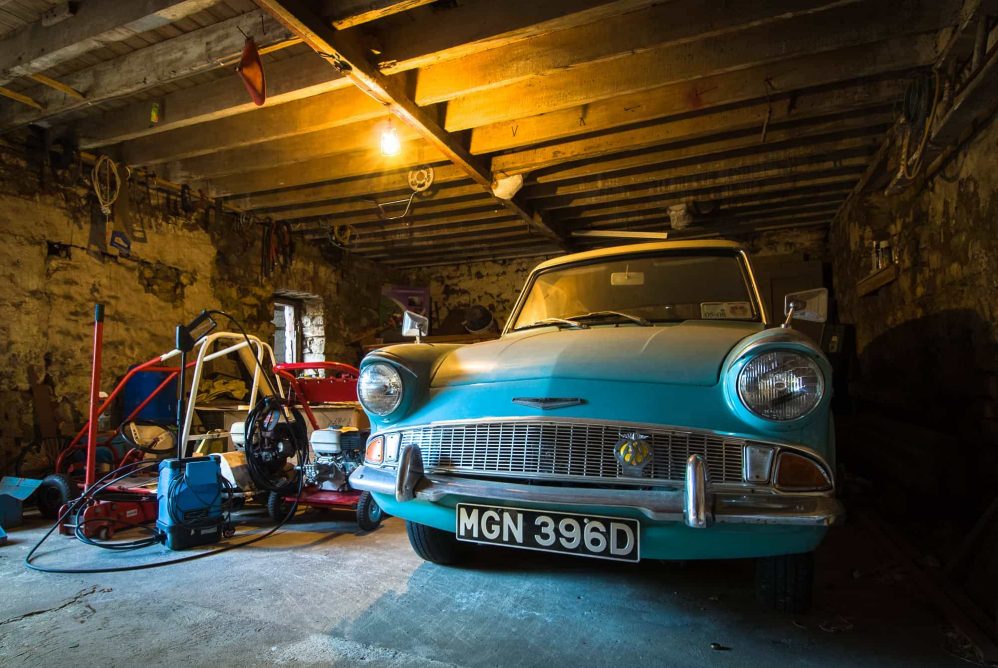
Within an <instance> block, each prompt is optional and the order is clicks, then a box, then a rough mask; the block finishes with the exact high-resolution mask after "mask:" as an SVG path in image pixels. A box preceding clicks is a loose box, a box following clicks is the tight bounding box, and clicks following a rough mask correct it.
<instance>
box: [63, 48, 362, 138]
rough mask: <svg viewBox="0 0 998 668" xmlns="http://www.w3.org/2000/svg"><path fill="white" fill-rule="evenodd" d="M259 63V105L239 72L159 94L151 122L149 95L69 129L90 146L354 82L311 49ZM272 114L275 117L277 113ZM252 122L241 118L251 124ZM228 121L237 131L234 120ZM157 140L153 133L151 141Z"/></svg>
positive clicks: (267, 108) (276, 105)
mask: <svg viewBox="0 0 998 668" xmlns="http://www.w3.org/2000/svg"><path fill="white" fill-rule="evenodd" d="M264 67H265V68H266V71H267V104H266V106H264V107H262V108H261V107H257V106H256V105H255V104H253V102H252V101H251V100H250V98H249V95H247V94H246V88H245V87H244V86H243V83H242V81H240V80H239V78H238V77H229V78H227V79H221V80H217V81H211V82H209V83H205V84H201V85H198V86H192V87H190V88H183V89H181V90H178V91H175V92H173V93H169V94H167V95H165V96H163V97H162V98H160V99H159V100H158V102H159V105H160V121H159V122H158V123H156V124H152V123H150V121H149V111H150V107H151V105H152V101H147V100H144V101H140V102H132V103H130V104H129V105H127V106H125V107H123V108H121V109H116V110H115V111H114V113H111V114H95V115H92V116H88V117H87V118H84V119H82V120H80V121H77V122H75V123H74V128H75V130H74V131H75V133H76V134H77V135H78V136H79V137H80V146H81V147H82V148H84V149H87V150H89V149H92V148H96V147H99V146H109V145H111V144H117V143H119V142H122V141H128V140H132V139H138V138H141V137H152V136H156V135H159V134H162V133H164V132H170V131H173V130H177V129H180V128H189V127H191V126H196V125H200V124H203V123H210V122H212V121H216V120H219V119H223V118H231V117H234V116H237V115H239V114H244V113H247V112H258V113H259V112H264V111H267V112H268V113H270V112H272V111H273V110H274V109H277V108H279V107H280V106H281V105H283V104H285V103H288V102H293V101H296V100H305V99H307V98H310V97H312V96H317V95H321V94H323V93H328V92H330V91H334V90H339V89H344V90H351V89H352V88H353V86H352V85H351V84H350V82H349V81H348V80H347V79H344V78H343V77H340V76H339V75H338V74H337V73H336V72H335V71H334V70H331V69H330V68H329V65H327V64H326V63H325V62H323V60H322V59H321V58H320V57H319V56H317V55H315V54H314V53H311V52H309V53H303V54H300V55H297V56H292V57H290V58H285V59H283V60H278V61H273V62H265V64H264ZM291 115H292V116H293V113H292V114H291ZM275 116H276V117H280V114H279V113H276V114H275ZM254 122H255V121H246V123H249V124H251V125H252V124H253V123H254ZM225 127H229V126H225ZM232 127H233V131H236V126H232ZM259 130H260V128H257V131H259ZM192 132H193V134H194V135H200V134H202V132H201V129H200V128H195V129H194V130H193V131H192ZM211 139H212V136H211V135H208V136H204V137H202V140H204V141H210V140H211ZM158 141H159V140H158V139H155V140H153V143H155V142H158Z"/></svg>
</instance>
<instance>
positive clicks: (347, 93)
mask: <svg viewBox="0 0 998 668" xmlns="http://www.w3.org/2000/svg"><path fill="white" fill-rule="evenodd" d="M323 66H324V67H325V69H326V71H327V72H328V71H330V70H329V67H328V66H326V65H324V64H323ZM384 116H385V110H384V107H382V106H381V105H380V104H378V103H377V102H375V101H374V100H372V99H371V98H370V97H369V96H367V95H365V94H364V93H363V91H360V90H358V89H357V88H356V87H354V86H350V87H349V88H344V89H342V90H335V91H331V92H328V93H323V94H321V95H316V96H314V97H310V98H306V99H304V100H299V101H296V102H290V103H288V104H279V105H276V106H270V105H267V106H265V107H259V108H258V109H256V110H255V111H253V112H252V113H247V114H240V115H238V116H234V117H232V118H225V119H220V120H217V121H211V122H208V123H203V124H200V125H198V126H195V127H188V128H182V129H178V130H173V131H171V132H167V133H165V134H158V135H154V136H151V137H144V138H141V139H136V140H134V141H130V142H127V143H126V144H124V145H123V146H122V148H121V157H122V159H123V160H124V161H125V162H126V163H127V164H129V165H156V164H159V163H162V162H167V161H170V160H184V159H189V158H196V157H198V156H202V155H211V154H218V153H220V152H223V151H229V150H232V149H239V148H243V147H247V146H255V145H258V144H263V143H265V142H271V141H275V140H280V139H291V138H293V137H297V136H302V135H305V130H306V129H307V130H308V131H309V132H310V134H309V135H305V136H317V135H315V133H316V132H320V131H323V130H330V129H332V128H341V127H348V128H353V127H355V124H356V123H359V122H362V121H369V120H372V119H376V118H383V117H384ZM365 140H366V141H367V142H368V144H370V141H371V139H370V138H366V139H365Z"/></svg>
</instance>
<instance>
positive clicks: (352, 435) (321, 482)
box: [305, 427, 364, 492]
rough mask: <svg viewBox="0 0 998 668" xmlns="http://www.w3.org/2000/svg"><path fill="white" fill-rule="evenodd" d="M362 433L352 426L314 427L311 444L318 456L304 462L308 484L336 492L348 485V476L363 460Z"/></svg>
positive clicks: (345, 488) (346, 487)
mask: <svg viewBox="0 0 998 668" xmlns="http://www.w3.org/2000/svg"><path fill="white" fill-rule="evenodd" d="M361 436H362V435H361V433H360V431H358V430H357V429H355V428H353V427H344V428H342V429H341V428H339V427H327V428H326V429H316V430H315V431H313V432H312V435H311V436H310V437H309V444H310V445H311V446H312V453H313V454H314V455H315V457H314V460H313V463H311V464H308V465H306V466H305V484H307V485H316V486H318V487H319V488H320V489H326V490H330V491H336V492H339V491H344V490H347V489H349V484H348V483H347V479H348V478H349V477H350V474H351V473H353V470H354V469H356V468H357V467H358V466H360V465H361V464H362V463H363V458H364V455H363V451H362V447H361V444H362V443H363V438H362V437H361Z"/></svg>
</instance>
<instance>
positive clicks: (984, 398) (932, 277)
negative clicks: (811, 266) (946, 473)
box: [831, 119, 998, 496]
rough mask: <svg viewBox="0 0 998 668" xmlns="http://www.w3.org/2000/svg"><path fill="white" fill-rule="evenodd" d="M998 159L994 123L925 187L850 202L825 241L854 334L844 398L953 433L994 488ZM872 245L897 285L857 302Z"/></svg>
mask: <svg viewBox="0 0 998 668" xmlns="http://www.w3.org/2000/svg"><path fill="white" fill-rule="evenodd" d="M996 149H998V123H996V122H995V121H994V120H993V119H992V121H991V122H990V124H989V125H988V126H987V127H985V128H983V129H982V130H981V131H980V132H979V133H978V134H977V135H976V137H974V138H973V139H972V140H971V141H970V142H969V143H968V144H966V145H965V146H964V147H963V148H962V149H961V150H960V151H959V153H958V154H956V156H955V157H954V158H953V159H952V160H951V161H950V162H949V163H948V164H947V165H945V166H944V167H943V169H942V170H941V171H940V172H939V173H937V174H936V175H935V176H934V177H933V178H931V180H929V181H928V182H927V183H925V184H923V185H921V186H920V187H913V188H910V189H909V190H908V191H905V192H903V193H901V194H899V195H896V196H892V197H887V196H884V195H883V194H882V193H873V194H871V195H870V196H868V197H865V198H863V199H861V200H857V201H854V202H853V203H852V204H851V205H850V207H849V208H848V209H847V210H846V211H845V212H844V215H843V216H842V218H841V219H840V220H839V221H838V223H837V225H836V226H835V228H834V229H833V230H832V235H831V241H832V244H831V246H832V252H833V257H834V277H835V288H836V290H835V292H836V295H837V299H838V306H839V315H840V319H841V320H842V321H843V322H848V323H852V324H854V325H855V331H856V348H857V355H858V368H857V369H856V373H855V375H854V377H853V379H852V381H853V382H852V387H853V390H854V394H855V395H856V396H857V397H859V399H860V402H861V404H863V405H866V406H868V407H870V408H873V409H875V410H876V411H877V412H878V413H880V414H886V415H890V416H893V417H894V418H897V419H899V420H904V421H906V422H909V423H911V424H916V425H921V426H923V427H926V428H930V429H933V430H936V431H939V432H943V433H945V434H948V435H951V436H952V437H953V438H954V440H955V441H956V442H957V443H959V444H960V445H961V447H964V448H965V449H966V451H967V452H968V453H969V456H970V457H971V458H972V461H971V462H970V466H969V468H970V469H971V470H972V471H976V472H977V476H976V477H977V479H978V480H980V478H982V477H983V478H986V479H987V480H990V481H994V480H995V479H996V478H998V343H996V342H998V195H996V191H998V150H996ZM873 241H888V242H889V243H890V244H891V246H893V248H894V250H895V253H896V256H897V263H898V277H897V280H895V281H894V282H891V283H889V284H888V285H886V286H884V287H883V288H881V289H880V290H879V291H877V292H875V293H872V294H869V295H866V296H862V295H860V294H859V292H858V290H857V283H858V282H859V281H860V280H861V279H862V278H864V277H865V276H867V275H868V274H869V273H870V271H871V264H872V262H871V260H870V255H871V252H870V250H869V249H870V246H871V244H872V242H873ZM946 454H949V455H954V454H955V453H953V452H950V453H942V452H940V453H935V455H936V457H937V461H938V457H942V456H944V455H946ZM970 484H973V481H971V483H970ZM988 496H991V495H990V494H989V495H988Z"/></svg>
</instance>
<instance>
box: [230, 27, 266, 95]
mask: <svg viewBox="0 0 998 668" xmlns="http://www.w3.org/2000/svg"><path fill="white" fill-rule="evenodd" d="M236 72H238V73H239V78H240V79H242V80H243V84H244V85H245V86H246V92H248V93H249V94H250V97H251V98H252V99H253V103H254V104H256V105H257V106H258V107H259V106H260V105H262V104H263V103H264V102H266V101H267V77H266V76H264V73H263V62H262V61H261V60H260V51H259V50H257V48H256V42H254V41H253V38H252V37H247V38H246V44H244V45H243V55H242V58H240V59H239V64H238V65H236Z"/></svg>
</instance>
